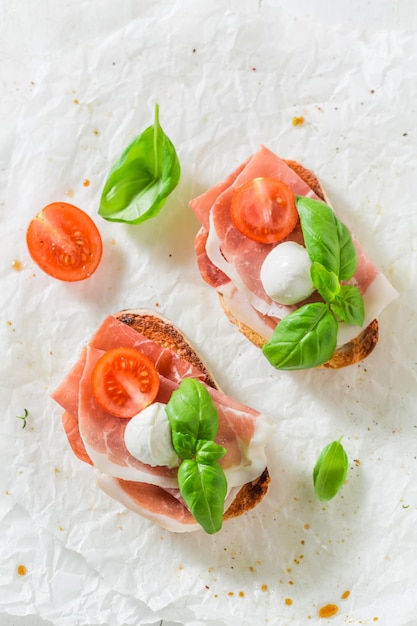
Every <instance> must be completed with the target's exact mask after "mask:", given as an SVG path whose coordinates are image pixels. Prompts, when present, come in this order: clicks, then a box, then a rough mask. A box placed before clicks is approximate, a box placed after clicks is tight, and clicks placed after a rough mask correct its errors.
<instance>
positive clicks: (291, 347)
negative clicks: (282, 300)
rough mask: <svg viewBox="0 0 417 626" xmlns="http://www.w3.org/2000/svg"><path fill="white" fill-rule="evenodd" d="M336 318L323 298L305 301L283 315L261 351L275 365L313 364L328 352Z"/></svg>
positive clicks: (332, 348)
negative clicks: (309, 302) (311, 301)
mask: <svg viewBox="0 0 417 626" xmlns="http://www.w3.org/2000/svg"><path fill="white" fill-rule="evenodd" d="M337 326H338V324H337V320H336V318H335V316H334V315H333V313H332V312H331V311H330V310H329V308H328V306H327V305H326V304H325V303H324V302H313V303H311V304H305V305H303V306H302V307H300V308H299V309H296V310H295V311H293V312H292V313H290V314H289V315H287V316H286V317H284V318H283V319H282V320H281V321H280V322H279V324H278V325H277V326H276V328H275V330H274V334H273V335H272V337H271V339H270V340H269V341H268V343H266V344H265V345H264V347H263V348H262V351H263V353H264V355H265V356H266V358H267V359H268V361H269V362H270V363H271V364H272V365H273V366H274V367H276V368H279V369H286V370H295V369H301V368H307V367H315V366H316V365H320V364H321V363H324V362H325V361H327V360H328V359H330V357H331V356H332V354H333V352H334V351H335V349H336V342H337Z"/></svg>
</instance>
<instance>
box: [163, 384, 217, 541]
mask: <svg viewBox="0 0 417 626" xmlns="http://www.w3.org/2000/svg"><path fill="white" fill-rule="evenodd" d="M165 410H166V413H167V416H168V420H169V423H170V425H171V431H172V445H173V446H174V450H175V452H176V453H177V455H178V456H179V458H180V459H181V463H180V466H179V468H178V485H179V490H180V493H181V496H182V497H183V499H184V501H185V503H186V505H187V507H188V508H189V510H190V511H191V513H192V515H193V516H194V518H195V519H196V521H197V522H198V523H199V524H200V525H201V526H202V528H203V529H204V530H205V531H206V532H207V533H209V534H212V533H215V532H217V531H218V530H220V528H221V526H222V522H223V511H224V500H225V497H226V493H227V479H226V476H225V474H224V472H223V469H222V467H221V465H220V464H219V462H218V461H219V459H221V458H222V457H223V456H224V455H225V454H226V450H225V448H223V447H222V446H220V445H218V444H217V443H216V442H215V441H214V438H215V437H216V435H217V431H218V427H219V417H218V413H217V409H216V407H215V405H214V402H213V400H212V398H211V396H210V394H209V392H208V390H207V388H206V387H205V386H204V385H203V384H202V383H201V382H200V381H199V380H197V379H194V378H185V379H184V380H182V381H181V383H180V385H179V387H178V389H176V390H175V391H174V392H173V393H172V395H171V398H170V399H169V401H168V403H167V405H166V407H165Z"/></svg>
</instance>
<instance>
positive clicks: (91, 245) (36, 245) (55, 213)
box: [26, 202, 103, 282]
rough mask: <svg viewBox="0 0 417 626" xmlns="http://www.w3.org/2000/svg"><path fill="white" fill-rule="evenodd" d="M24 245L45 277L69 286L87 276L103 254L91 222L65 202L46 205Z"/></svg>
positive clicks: (31, 224) (33, 221)
mask: <svg viewBox="0 0 417 626" xmlns="http://www.w3.org/2000/svg"><path fill="white" fill-rule="evenodd" d="M26 243H27V246H28V250H29V254H30V256H31V257H32V259H33V260H34V261H35V263H36V264H37V265H38V266H39V267H40V268H41V269H42V270H43V271H44V272H45V273H46V274H48V275H49V276H52V277H53V278H58V279H59V280H64V281H70V282H72V281H77V280H84V279H85V278H88V277H89V276H91V274H93V273H94V272H95V270H96V269H97V267H98V265H99V263H100V260H101V255H102V250H103V244H102V240H101V235H100V233H99V230H98V228H97V226H96V225H95V224H94V222H93V220H92V219H91V218H90V217H89V216H88V215H87V214H86V213H84V211H82V210H81V209H79V208H78V207H76V206H74V205H72V204H68V203H66V202H53V203H52V204H48V205H47V206H46V207H44V208H43V209H42V210H41V211H39V213H37V215H35V217H34V218H33V219H32V221H31V222H30V224H29V227H28V229H27V232H26Z"/></svg>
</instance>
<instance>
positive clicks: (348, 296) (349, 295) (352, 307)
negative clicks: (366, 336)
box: [330, 285, 365, 326]
mask: <svg viewBox="0 0 417 626" xmlns="http://www.w3.org/2000/svg"><path fill="white" fill-rule="evenodd" d="M330 308H331V309H332V311H333V312H334V313H335V314H336V315H338V316H339V317H340V319H342V320H343V321H344V322H347V323H348V324H354V325H356V326H362V325H363V323H364V321H365V306H364V303H363V298H362V294H361V292H360V291H359V289H358V288H357V287H354V286H353V285H342V286H341V288H340V292H339V293H338V294H337V296H336V297H335V299H334V300H333V302H332V303H331V305H330Z"/></svg>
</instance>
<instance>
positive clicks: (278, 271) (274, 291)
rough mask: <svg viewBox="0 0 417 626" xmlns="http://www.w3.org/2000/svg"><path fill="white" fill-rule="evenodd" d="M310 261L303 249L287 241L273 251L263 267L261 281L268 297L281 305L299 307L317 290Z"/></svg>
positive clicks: (293, 242)
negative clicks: (311, 274) (297, 304)
mask: <svg viewBox="0 0 417 626" xmlns="http://www.w3.org/2000/svg"><path fill="white" fill-rule="evenodd" d="M310 267H311V259H310V257H309V256H308V252H307V250H306V249H305V248H304V246H300V244H298V243H295V241H284V242H283V243H280V244H278V245H277V246H276V247H275V248H273V249H272V250H271V252H270V253H269V254H268V256H267V257H266V258H265V260H264V262H263V264H262V267H261V282H262V285H263V288H264V289H265V291H266V293H267V294H268V296H270V297H271V298H272V299H273V300H275V301H276V302H279V303H280V304H296V303H297V302H301V300H304V299H305V298H307V297H308V296H309V295H311V294H312V293H313V291H314V289H315V288H314V285H313V281H312V280H311V276H310Z"/></svg>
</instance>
